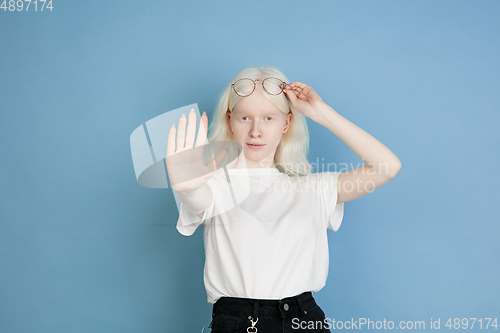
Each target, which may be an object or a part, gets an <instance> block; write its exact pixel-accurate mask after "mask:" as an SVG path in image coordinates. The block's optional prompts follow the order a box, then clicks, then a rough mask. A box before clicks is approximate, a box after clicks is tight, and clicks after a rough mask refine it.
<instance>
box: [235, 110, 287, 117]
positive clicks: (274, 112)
mask: <svg viewBox="0 0 500 333" xmlns="http://www.w3.org/2000/svg"><path fill="white" fill-rule="evenodd" d="M235 113H236V114H238V115H239V114H247V113H249V111H237V110H236V111H235ZM280 113H281V111H275V110H273V111H264V112H260V113H259V114H258V116H264V115H269V114H271V115H275V116H276V115H279V114H280Z"/></svg>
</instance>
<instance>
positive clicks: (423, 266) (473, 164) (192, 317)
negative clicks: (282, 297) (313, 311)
mask: <svg viewBox="0 0 500 333" xmlns="http://www.w3.org/2000/svg"><path fill="white" fill-rule="evenodd" d="M32 6H33V4H32ZM53 7H54V9H53V10H52V12H50V11H47V10H44V11H43V12H41V11H35V10H34V7H30V8H29V10H28V11H14V12H11V11H9V10H8V9H7V10H6V11H4V10H3V9H2V10H0V86H1V88H0V111H1V113H0V138H1V151H2V154H1V161H0V172H1V173H0V175H1V177H0V332H5V333H25V332H26V333H31V332H37V333H45V332H47V333H48V332H50V333H56V332H61V333H67V332H94V333H97V332H106V333H111V332H120V333H124V332H141V333H143V332H148V333H155V332H158V333H159V332H199V331H200V330H201V328H202V327H203V326H204V325H208V323H209V322H210V319H211V309H212V307H211V305H210V304H208V303H207V299H206V293H205V289H204V285H203V265H204V259H205V258H204V248H203V238H202V232H201V228H200V229H198V230H197V231H196V233H195V234H194V235H193V236H191V237H185V236H182V235H181V234H180V233H179V232H178V231H177V230H176V228H175V224H176V222H177V217H178V211H177V209H176V206H175V201H174V197H173V194H172V191H171V190H170V189H149V188H144V187H141V186H140V185H138V183H137V181H136V178H135V174H134V169H133V165H132V158H131V152H130V134H131V133H132V131H133V130H134V129H135V128H136V127H137V126H139V125H141V124H143V123H144V122H145V121H147V120H149V119H151V118H153V117H155V116H157V115H159V114H162V113H164V112H166V111H169V110H172V109H175V108H179V107H181V106H184V105H188V104H191V103H198V105H199V107H200V112H203V111H207V113H208V115H209V118H210V119H211V115H212V114H213V111H214V107H215V104H216V101H217V97H218V96H219V94H220V93H221V91H222V90H223V89H224V87H225V86H226V85H227V84H229V83H230V80H231V79H232V77H234V75H236V74H237V73H238V72H239V71H240V70H241V69H243V68H245V67H248V66H266V65H269V66H275V67H277V68H278V69H280V70H282V71H283V72H284V73H285V75H287V76H288V77H289V78H290V80H292V81H295V80H296V81H302V82H304V83H306V84H309V85H311V86H312V87H313V88H315V89H316V91H317V92H318V93H319V94H320V96H321V97H322V98H323V99H324V101H325V102H326V103H328V104H329V105H330V106H332V107H333V108H334V109H335V110H336V111H337V112H339V113H340V114H341V115H343V116H344V117H346V118H347V119H349V120H350V121H352V122H353V123H355V124H356V125H358V126H360V127H361V128H363V129H364V130H366V131H367V132H368V133H370V134H372V135H373V136H374V137H376V138H377V139H378V140H380V141H381V142H382V143H383V144H385V145H386V146H387V147H388V148H389V149H391V150H392V151H393V152H394V153H395V154H396V155H397V156H398V157H399V159H400V160H401V162H402V169H401V171H400V172H399V174H398V175H397V176H396V177H395V178H394V179H392V180H391V181H389V182H388V183H387V184H385V185H384V186H382V187H381V188H379V189H378V190H376V191H375V192H373V193H371V194H369V195H367V196H364V197H362V198H360V199H357V200H354V201H351V202H347V203H346V204H345V215H344V220H343V223H342V226H341V227H340V229H339V231H338V232H336V233H334V232H332V231H329V245H330V271H329V277H328V282H327V284H326V286H325V287H324V288H323V289H322V290H321V291H319V292H318V293H316V294H315V295H314V296H315V298H316V299H317V301H318V303H319V304H320V306H321V307H322V308H323V310H324V311H325V314H326V316H327V317H328V318H335V320H341V321H351V319H353V320H359V318H366V319H368V318H369V319H370V320H372V321H383V320H384V319H385V320H386V321H389V320H392V321H394V322H395V323H396V325H397V324H398V323H399V321H401V320H403V321H420V320H422V321H424V322H425V325H426V326H425V327H426V329H430V321H431V318H432V320H437V319H438V318H440V319H441V330H443V331H446V330H448V328H447V327H446V326H445V324H446V320H447V319H448V318H459V319H462V318H472V317H475V318H478V319H479V318H497V317H500V299H499V292H500V285H499V282H498V281H499V280H498V276H500V269H499V265H498V263H499V254H500V244H499V241H498V235H499V234H500V226H499V223H498V222H499V213H498V209H497V203H496V201H497V200H498V197H499V191H498V188H499V185H500V181H499V174H498V172H497V169H498V168H497V164H498V162H499V159H498V147H497V146H498V135H497V132H496V129H497V127H498V125H499V112H498V111H499V105H500V103H499V102H500V97H499V94H498V91H499V88H500V85H499V80H500V79H499V78H500V67H499V62H498V57H499V51H500V50H499V37H498V36H499V33H500V21H499V20H498V15H499V14H500V3H499V2H498V1H486V0H483V1H480V2H473V1H457V0H453V1H448V0H446V1H445V0H440V1H397V0H394V1H388V0H383V1H380V0H379V1H360V0H355V1H319V0H315V1H293V0H292V1H271V2H267V1H252V2H235V1H197V2H193V1H186V2H182V3H181V2H180V1H176V2H173V1H159V0H151V1H148V2H138V1H106V2H104V1H56V0H54V1H53ZM308 124H309V130H310V134H311V138H310V139H311V149H310V155H309V158H310V161H311V162H315V161H319V162H320V163H325V164H326V163H336V164H337V166H338V167H339V168H342V167H344V168H345V166H346V165H347V166H348V169H352V168H355V167H358V166H360V165H362V163H363V162H362V160H361V159H360V158H359V157H358V156H357V155H356V154H355V153H354V152H353V151H351V150H350V149H349V147H348V146H347V145H345V144H344V143H343V142H342V141H341V140H340V139H339V138H337V137H336V136H335V135H334V134H333V133H331V132H330V131H328V130H327V129H326V128H323V127H321V126H320V125H318V124H316V123H314V122H313V121H311V120H310V119H308ZM165 130H168V129H165ZM342 163H345V164H344V165H342ZM330 171H335V170H331V169H330ZM338 171H346V170H345V169H344V170H340V169H339V170H338ZM483 323H484V324H485V323H486V320H483ZM359 331H361V332H364V331H367V329H366V326H365V327H364V328H363V329H361V330H359ZM474 331H485V327H484V326H483V330H479V326H478V323H477V322H476V326H475V327H474ZM488 331H493V328H491V327H490V328H489V329H488ZM495 331H496V330H495Z"/></svg>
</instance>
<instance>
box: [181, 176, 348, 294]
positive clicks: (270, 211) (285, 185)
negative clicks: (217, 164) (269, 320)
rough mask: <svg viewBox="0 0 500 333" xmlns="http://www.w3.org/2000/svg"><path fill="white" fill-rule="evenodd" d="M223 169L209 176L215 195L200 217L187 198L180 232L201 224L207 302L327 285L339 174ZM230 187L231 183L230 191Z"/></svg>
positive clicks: (340, 210)
mask: <svg viewBox="0 0 500 333" xmlns="http://www.w3.org/2000/svg"><path fill="white" fill-rule="evenodd" d="M227 171H228V175H229V179H230V181H231V182H230V183H229V182H228V181H227V177H226V174H225V172H224V170H223V169H219V170H217V171H216V172H215V174H214V176H213V177H212V178H211V179H210V180H209V181H208V182H207V185H208V186H209V187H210V189H211V190H212V194H213V201H212V204H211V205H210V207H208V209H207V210H206V211H205V212H204V214H203V217H202V218H200V217H199V216H198V215H197V214H194V213H191V212H190V211H189V210H187V209H185V207H184V205H183V204H181V210H180V215H179V220H178V221H177V230H178V231H179V232H180V233H181V234H182V235H185V236H190V235H192V234H193V233H194V232H195V230H196V228H197V227H198V226H199V225H203V240H204V244H205V268H204V282H205V288H206V290H207V296H208V303H210V304H214V303H215V302H216V301H217V299H219V298H220V297H222V296H229V297H244V298H258V299H282V298H285V297H290V296H294V295H298V294H301V293H303V292H305V291H312V292H317V291H319V290H320V289H321V288H323V287H324V286H325V284H326V279H327V276H328V267H329V253H328V239H327V229H331V230H333V231H337V230H338V228H339V227H340V224H341V222H342V218H343V216H344V203H340V204H337V177H338V176H339V174H340V172H322V173H314V174H311V175H309V176H303V177H289V176H288V175H286V174H284V173H281V172H279V170H278V169H276V168H255V169H229V170H227ZM231 188H232V189H231Z"/></svg>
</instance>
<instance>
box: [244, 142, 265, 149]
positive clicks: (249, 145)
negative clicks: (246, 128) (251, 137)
mask: <svg viewBox="0 0 500 333" xmlns="http://www.w3.org/2000/svg"><path fill="white" fill-rule="evenodd" d="M247 146H248V147H250V148H251V149H260V148H262V147H264V144H256V143H247Z"/></svg>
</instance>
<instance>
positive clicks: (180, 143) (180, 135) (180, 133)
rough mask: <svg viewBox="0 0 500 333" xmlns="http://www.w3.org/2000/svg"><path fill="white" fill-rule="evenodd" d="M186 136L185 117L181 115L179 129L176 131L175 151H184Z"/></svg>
mask: <svg viewBox="0 0 500 333" xmlns="http://www.w3.org/2000/svg"><path fill="white" fill-rule="evenodd" d="M185 136H186V115H184V114H183V115H182V117H181V119H180V120H179V128H178V129H177V150H176V151H180V150H183V149H184V138H185Z"/></svg>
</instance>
